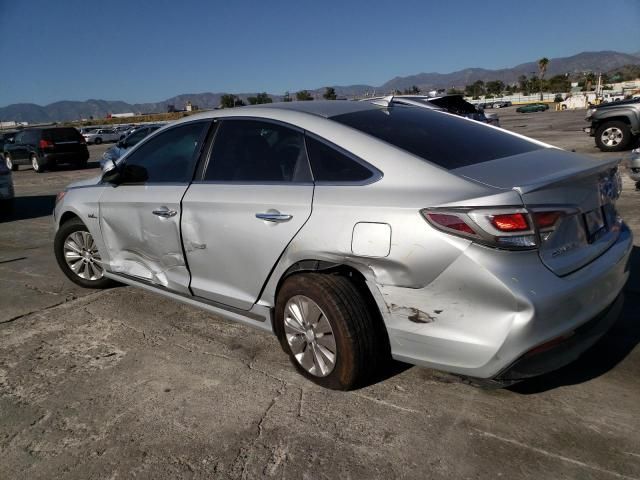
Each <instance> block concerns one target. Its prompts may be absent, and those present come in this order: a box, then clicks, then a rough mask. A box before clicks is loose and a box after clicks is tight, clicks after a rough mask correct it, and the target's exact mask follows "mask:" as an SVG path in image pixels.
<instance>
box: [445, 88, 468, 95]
mask: <svg viewBox="0 0 640 480" xmlns="http://www.w3.org/2000/svg"><path fill="white" fill-rule="evenodd" d="M463 93H464V91H462V90H458V89H457V88H456V87H451V88H450V89H449V90H447V95H462V94H463Z"/></svg>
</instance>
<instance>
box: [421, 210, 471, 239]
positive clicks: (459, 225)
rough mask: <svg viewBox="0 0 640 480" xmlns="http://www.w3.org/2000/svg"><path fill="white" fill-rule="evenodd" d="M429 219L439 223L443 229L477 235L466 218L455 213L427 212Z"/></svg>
mask: <svg viewBox="0 0 640 480" xmlns="http://www.w3.org/2000/svg"><path fill="white" fill-rule="evenodd" d="M425 216H426V218H427V220H429V221H430V222H431V223H432V224H435V225H437V226H438V227H439V228H440V229H443V230H452V231H454V232H460V233H464V234H467V235H473V236H476V235H477V234H476V232H475V231H474V230H473V228H471V227H470V226H469V225H467V224H466V223H465V222H464V220H462V219H461V218H460V217H458V216H457V215H454V214H448V213H428V212H427V213H426V214H425Z"/></svg>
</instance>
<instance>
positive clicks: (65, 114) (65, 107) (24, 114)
mask: <svg viewBox="0 0 640 480" xmlns="http://www.w3.org/2000/svg"><path fill="white" fill-rule="evenodd" d="M637 65H640V53H639V54H628V53H620V52H612V51H605V52H583V53H579V54H577V55H573V56H571V57H564V58H552V59H550V63H549V68H548V70H547V78H548V77H551V76H553V75H559V74H565V73H569V74H571V75H574V76H575V75H578V74H582V73H583V72H585V71H593V72H608V71H611V70H616V69H622V68H624V69H625V71H633V69H634V68H635V66H637ZM537 71H538V65H537V63H536V62H535V61H534V62H528V63H523V64H520V65H516V66H515V67H513V68H504V69H499V70H488V69H484V68H466V69H464V70H459V71H457V72H451V73H419V74H416V75H410V76H407V77H395V78H393V79H391V80H389V81H388V82H386V83H384V84H383V85H381V86H378V87H375V86H371V85H346V86H344V85H343V86H340V85H338V86H334V88H335V90H336V93H337V95H338V96H341V97H354V96H359V95H363V94H365V93H367V92H373V91H376V92H377V93H379V94H385V93H391V92H393V91H394V90H396V89H397V90H404V89H406V88H411V87H412V86H413V85H416V86H418V87H419V88H420V89H421V90H423V91H428V90H432V89H434V88H450V87H458V88H460V87H464V86H465V85H469V84H471V83H473V82H475V81H476V80H483V81H485V82H486V81H489V80H502V81H503V82H504V83H507V84H511V83H515V82H517V80H518V77H519V76H520V75H527V76H530V75H531V72H537ZM309 91H310V92H311V93H312V95H314V96H315V97H316V98H322V93H324V87H323V88H316V89H310V90H309ZM222 95H224V93H211V92H205V93H189V94H181V95H177V96H175V97H172V98H168V99H166V100H163V101H160V102H155V103H136V104H130V103H126V102H121V101H108V100H87V101H85V102H76V101H61V102H55V103H52V104H49V105H46V106H44V107H43V106H40V105H35V104H32V103H16V104H13V105H9V106H6V107H4V108H0V120H3V121H7V120H15V121H18V122H29V123H37V122H54V121H69V120H79V119H81V118H89V117H94V118H104V117H105V116H107V115H108V114H109V113H125V112H134V113H153V112H166V111H167V107H168V106H169V105H174V106H175V107H176V108H178V109H180V108H184V106H185V104H186V102H187V101H190V102H191V103H192V104H194V105H197V106H198V107H200V108H201V109H211V108H215V107H217V106H218V105H219V104H220V97H221V96H222ZM236 95H237V96H239V97H240V98H243V99H245V100H246V98H247V97H248V96H252V95H255V93H239V94H238V93H237V94H236ZM291 95H292V96H293V95H294V92H291ZM271 96H272V98H274V100H280V99H281V98H282V97H281V96H278V95H271Z"/></svg>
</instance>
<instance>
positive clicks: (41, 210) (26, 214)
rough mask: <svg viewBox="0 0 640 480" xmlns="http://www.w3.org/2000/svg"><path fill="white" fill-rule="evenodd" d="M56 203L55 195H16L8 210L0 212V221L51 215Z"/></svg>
mask: <svg viewBox="0 0 640 480" xmlns="http://www.w3.org/2000/svg"><path fill="white" fill-rule="evenodd" d="M55 203H56V196H55V195H35V196H32V197H16V198H14V200H13V208H12V209H11V211H10V212H2V213H0V223H6V222H13V221H16V220H28V219H30V218H39V217H46V216H48V215H51V213H52V212H53V207H54V206H55Z"/></svg>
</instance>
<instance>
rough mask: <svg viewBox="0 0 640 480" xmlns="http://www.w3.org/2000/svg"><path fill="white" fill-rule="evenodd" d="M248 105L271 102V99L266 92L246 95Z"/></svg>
mask: <svg viewBox="0 0 640 480" xmlns="http://www.w3.org/2000/svg"><path fill="white" fill-rule="evenodd" d="M247 100H248V101H249V105H260V104H262V103H273V99H272V98H271V97H270V96H269V95H267V92H262V93H259V94H258V95H256V96H255V97H247Z"/></svg>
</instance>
